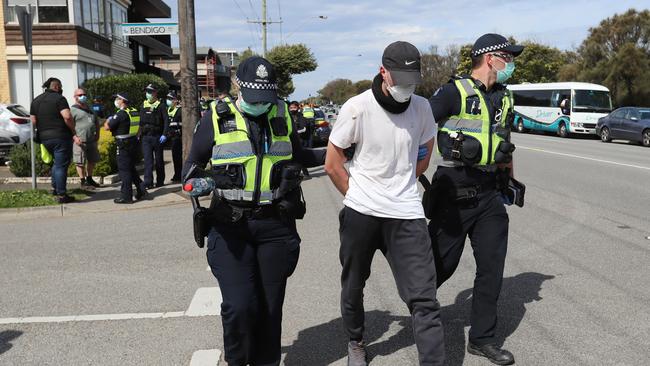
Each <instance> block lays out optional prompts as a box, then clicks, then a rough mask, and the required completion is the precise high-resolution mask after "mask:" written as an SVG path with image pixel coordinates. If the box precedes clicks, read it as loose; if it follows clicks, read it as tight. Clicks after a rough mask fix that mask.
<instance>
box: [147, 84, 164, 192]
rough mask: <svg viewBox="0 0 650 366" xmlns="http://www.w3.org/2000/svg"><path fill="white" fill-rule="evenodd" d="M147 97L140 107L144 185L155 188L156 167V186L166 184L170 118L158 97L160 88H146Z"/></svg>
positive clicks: (150, 86)
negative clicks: (154, 175) (165, 155)
mask: <svg viewBox="0 0 650 366" xmlns="http://www.w3.org/2000/svg"><path fill="white" fill-rule="evenodd" d="M145 92H146V99H145V101H144V102H143V104H142V109H140V139H141V141H142V155H143V157H144V185H145V187H146V188H153V184H154V183H153V170H154V164H155V167H156V187H162V186H163V185H165V160H164V159H163V144H164V143H165V141H167V134H168V133H169V118H168V116H167V111H166V110H165V107H164V106H163V105H161V103H160V100H159V99H158V88H156V87H155V86H154V85H153V84H149V85H147V87H146V88H145Z"/></svg>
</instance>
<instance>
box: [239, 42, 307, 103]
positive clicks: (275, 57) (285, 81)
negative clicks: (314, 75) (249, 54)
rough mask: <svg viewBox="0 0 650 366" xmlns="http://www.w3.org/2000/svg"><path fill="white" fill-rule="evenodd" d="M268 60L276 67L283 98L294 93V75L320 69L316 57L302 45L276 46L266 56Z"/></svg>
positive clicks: (279, 90)
mask: <svg viewBox="0 0 650 366" xmlns="http://www.w3.org/2000/svg"><path fill="white" fill-rule="evenodd" d="M244 52H246V51H244ZM266 59H267V60H269V62H271V63H272V64H273V66H274V67H275V73H276V75H277V79H278V96H279V97H281V98H284V97H287V96H288V95H289V94H291V93H293V92H294V90H295V88H294V86H293V81H292V76H293V75H298V74H302V73H305V72H309V71H314V70H316V67H318V63H317V62H316V59H315V58H314V55H313V54H312V53H311V51H310V49H309V48H308V47H307V46H305V45H304V44H302V43H299V44H292V45H280V46H275V47H273V48H272V49H271V50H270V51H269V52H268V53H267V54H266Z"/></svg>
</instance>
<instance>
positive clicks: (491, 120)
mask: <svg viewBox="0 0 650 366" xmlns="http://www.w3.org/2000/svg"><path fill="white" fill-rule="evenodd" d="M522 51H523V47H522V46H516V45H513V44H511V43H510V42H509V41H508V40H507V39H506V38H505V37H503V36H501V35H498V34H485V35H483V36H481V37H480V38H479V39H478V40H476V42H475V43H474V45H473V47H472V51H471V58H472V73H471V75H463V76H460V77H456V78H453V79H452V80H450V81H449V83H448V84H445V85H444V86H442V87H441V88H440V89H438V90H437V91H436V92H435V93H434V95H433V96H432V97H431V99H430V100H429V102H430V103H431V108H432V111H433V115H434V117H435V120H436V121H437V123H438V127H439V133H438V150H439V153H440V154H441V155H442V159H443V161H442V164H441V165H439V166H438V169H437V170H436V172H435V174H434V176H433V183H432V184H433V187H436V189H435V190H436V192H437V194H436V199H435V201H436V203H435V205H434V207H433V216H434V217H432V220H431V222H430V223H429V234H430V235H431V240H432V245H433V253H434V257H435V261H436V270H437V274H438V276H437V282H438V286H440V285H441V284H443V283H444V282H445V281H446V280H447V279H448V278H449V277H451V275H452V274H453V273H454V271H455V270H456V267H457V266H458V263H459V261H460V258H461V254H462V252H463V246H464V244H465V238H466V237H467V236H469V238H470V240H471V243H472V248H473V250H474V259H475V261H476V278H475V280H474V292H473V295H472V298H473V300H472V313H471V318H470V319H471V329H470V331H469V342H468V345H467V351H468V352H469V353H471V354H474V355H479V356H483V357H487V358H488V359H489V360H490V361H492V362H493V363H495V364H498V365H510V364H512V363H514V357H513V355H512V354H511V353H510V352H508V351H506V350H504V349H501V348H500V346H499V345H498V344H497V343H496V340H495V328H496V323H497V300H498V298H499V292H500V291H501V282H502V279H503V268H504V263H505V257H506V249H507V244H508V214H507V212H506V209H505V207H504V201H503V200H502V195H501V193H500V191H499V189H498V187H497V186H498V178H499V177H500V176H503V174H512V151H513V150H514V145H512V144H511V143H510V134H509V129H508V128H507V126H508V125H507V124H506V121H507V120H509V119H511V118H512V112H513V111H512V96H511V93H510V92H509V91H508V90H507V89H506V87H505V85H504V83H505V82H506V81H507V80H508V78H509V77H510V76H511V75H512V72H513V71H514V69H515V64H514V58H515V57H516V56H518V55H519V54H520V53H521V52H522ZM506 179H507V177H506Z"/></svg>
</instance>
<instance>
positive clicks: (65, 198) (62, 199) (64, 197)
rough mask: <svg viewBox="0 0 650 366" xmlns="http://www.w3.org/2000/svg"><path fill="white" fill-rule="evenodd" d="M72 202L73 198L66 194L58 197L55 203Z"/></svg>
mask: <svg viewBox="0 0 650 366" xmlns="http://www.w3.org/2000/svg"><path fill="white" fill-rule="evenodd" d="M74 201H75V198H74V197H72V196H68V195H67V194H63V195H60V196H58V198H57V202H59V203H70V202H74Z"/></svg>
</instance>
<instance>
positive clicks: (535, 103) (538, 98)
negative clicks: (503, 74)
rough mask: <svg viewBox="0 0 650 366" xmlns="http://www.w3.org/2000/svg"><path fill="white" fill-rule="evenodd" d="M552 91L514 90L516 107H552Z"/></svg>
mask: <svg viewBox="0 0 650 366" xmlns="http://www.w3.org/2000/svg"><path fill="white" fill-rule="evenodd" d="M551 93H552V90H514V91H513V97H514V102H515V105H517V106H524V107H550V106H551Z"/></svg>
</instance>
